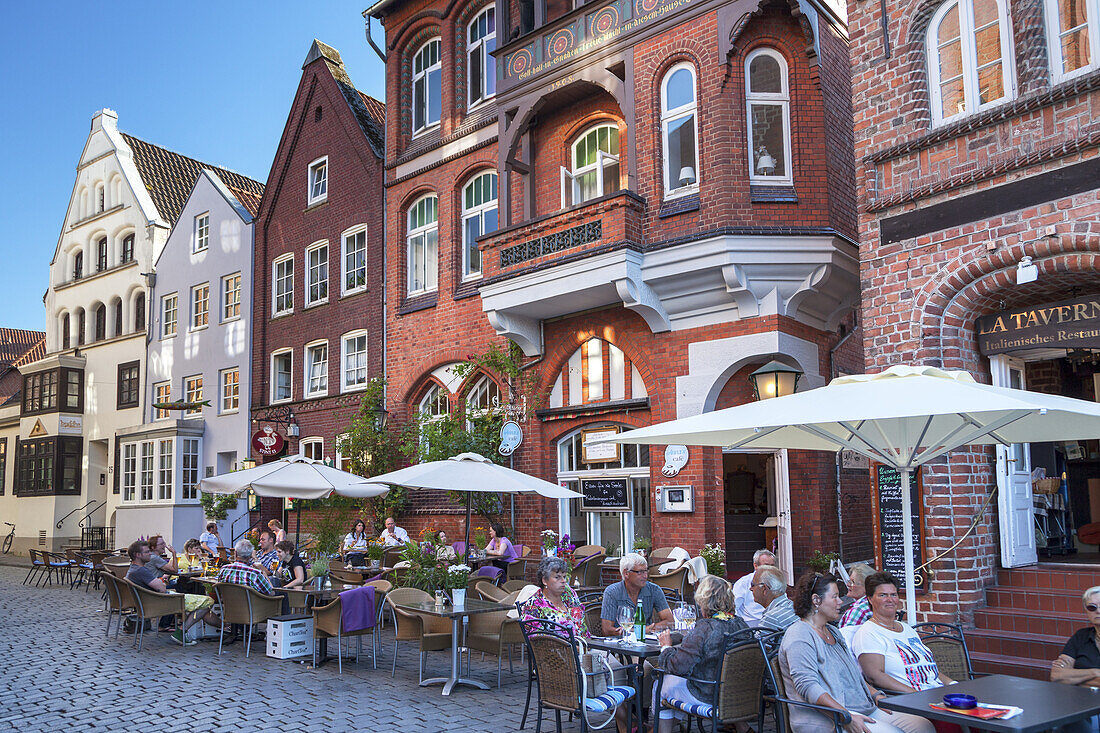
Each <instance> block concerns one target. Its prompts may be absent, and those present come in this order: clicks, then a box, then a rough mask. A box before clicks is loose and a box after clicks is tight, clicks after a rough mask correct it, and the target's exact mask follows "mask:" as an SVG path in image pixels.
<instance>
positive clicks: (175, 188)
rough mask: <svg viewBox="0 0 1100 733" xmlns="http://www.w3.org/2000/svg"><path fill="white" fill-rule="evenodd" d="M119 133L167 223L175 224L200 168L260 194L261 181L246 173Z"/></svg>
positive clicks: (248, 191)
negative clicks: (128, 147)
mask: <svg viewBox="0 0 1100 733" xmlns="http://www.w3.org/2000/svg"><path fill="white" fill-rule="evenodd" d="M122 137H123V139H125V140H126V144H127V145H129V146H130V150H131V151H133V154H134V165H136V166H137V169H138V173H139V174H140V175H141V180H142V181H143V182H144V183H145V187H146V188H147V189H148V190H149V196H150V197H151V198H152V199H153V204H154V205H155V206H156V207H157V212H159V213H160V215H161V216H162V217H164V218H165V219H166V220H167V221H168V222H169V223H170V224H175V223H176V220H177V219H179V216H180V213H181V212H182V211H183V207H184V205H185V204H186V203H187V197H188V196H190V195H191V189H192V188H194V186H195V181H196V180H197V179H198V177H199V173H200V172H201V171H202V169H203V168H209V169H210V170H212V171H214V172H215V173H216V174H217V175H218V177H219V178H221V179H222V181H223V182H224V183H225V185H226V186H228V187H230V188H232V189H241V190H242V191H245V192H247V193H248V195H249V196H255V197H257V199H258V198H259V197H261V196H263V193H264V184H262V183H260V182H259V181H255V180H253V179H251V178H249V177H248V176H242V175H241V174H240V173H234V172H233V171H231V170H228V169H226V168H219V167H218V166H214V165H210V164H209V163H203V162H201V161H198V160H195V159H194V158H188V157H187V156H186V155H180V154H179V153H176V152H173V151H171V150H168V149H167V148H162V147H161V146H159V145H154V144H153V143H149V142H146V141H144V140H141V139H139V138H136V137H134V136H133V135H127V134H126V133H122ZM234 193H236V191H234ZM238 198H239V199H241V203H242V204H244V205H245V208H248V209H249V210H250V211H251V207H250V206H249V204H248V203H247V202H246V201H245V200H244V198H242V197H241V196H238ZM257 205H258V204H257Z"/></svg>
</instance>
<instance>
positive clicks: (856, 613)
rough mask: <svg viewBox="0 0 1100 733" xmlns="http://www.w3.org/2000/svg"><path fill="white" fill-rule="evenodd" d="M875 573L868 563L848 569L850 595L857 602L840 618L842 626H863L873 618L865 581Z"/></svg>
mask: <svg viewBox="0 0 1100 733" xmlns="http://www.w3.org/2000/svg"><path fill="white" fill-rule="evenodd" d="M874 572H875V569H874V568H873V567H871V566H870V565H868V564H867V563H864V562H861V563H857V564H855V565H853V566H852V567H850V568H848V595H849V596H850V597H852V598H855V599H856V602H855V603H853V604H852V605H851V606H849V607H848V610H847V611H845V612H844V614H843V615H842V616H841V617H840V625H841V626H842V627H843V626H861V625H863V623H864V622H865V621H867V620H868V619H870V618H871V604H870V601H869V599H868V598H867V593H866V591H865V590H864V589H863V581H865V580H867V576H869V575H871V574H872V573H874Z"/></svg>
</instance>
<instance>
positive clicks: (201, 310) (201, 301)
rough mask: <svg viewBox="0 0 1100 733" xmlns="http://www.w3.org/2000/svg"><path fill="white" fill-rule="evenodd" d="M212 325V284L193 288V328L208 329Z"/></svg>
mask: <svg viewBox="0 0 1100 733" xmlns="http://www.w3.org/2000/svg"><path fill="white" fill-rule="evenodd" d="M209 323H210V283H203V284H202V285H196V286H195V287H193V288H191V328H192V329H196V328H206V326H207V325H208V324H209Z"/></svg>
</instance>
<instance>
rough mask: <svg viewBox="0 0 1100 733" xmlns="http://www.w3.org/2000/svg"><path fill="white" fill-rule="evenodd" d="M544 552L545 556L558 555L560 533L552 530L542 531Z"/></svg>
mask: <svg viewBox="0 0 1100 733" xmlns="http://www.w3.org/2000/svg"><path fill="white" fill-rule="evenodd" d="M540 537H541V538H542V550H543V554H544V555H556V554H558V533H557V532H555V531H554V530H552V529H544V530H542V534H541V535H540Z"/></svg>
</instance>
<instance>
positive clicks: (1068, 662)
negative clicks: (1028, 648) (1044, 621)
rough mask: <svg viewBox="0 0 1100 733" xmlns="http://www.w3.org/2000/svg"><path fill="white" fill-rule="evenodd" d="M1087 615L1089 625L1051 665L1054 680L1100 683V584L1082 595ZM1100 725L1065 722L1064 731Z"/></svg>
mask: <svg viewBox="0 0 1100 733" xmlns="http://www.w3.org/2000/svg"><path fill="white" fill-rule="evenodd" d="M1081 601H1082V604H1083V605H1084V607H1085V619H1086V620H1087V621H1088V623H1089V625H1088V626H1086V627H1085V628H1083V629H1078V630H1077V632H1076V633H1075V634H1074V635H1073V636H1071V637H1070V638H1069V641H1067V642H1066V645H1065V647H1063V648H1062V653H1061V654H1059V655H1058V658H1057V659H1055V660H1054V662H1053V663H1052V664H1051V665H1050V680H1051V682H1062V683H1064V684H1067V685H1080V686H1082V687H1100V585H1096V586H1093V587H1092V588H1089V589H1088V590H1087V591H1085V593H1084V595H1083V596H1082V597H1081ZM1098 729H1100V727H1098V726H1097V724H1096V720H1095V719H1093V720H1088V721H1082V722H1080V723H1074V724H1073V725H1067V726H1063V727H1062V728H1061V731H1063V733H1068V731H1073V733H1078V732H1081V733H1083V732H1084V731H1096V730H1098Z"/></svg>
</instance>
